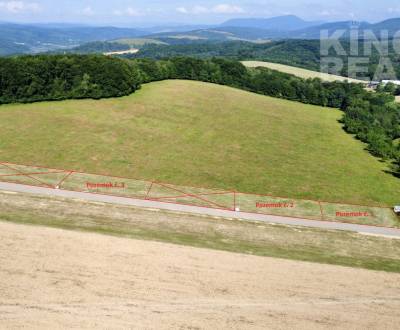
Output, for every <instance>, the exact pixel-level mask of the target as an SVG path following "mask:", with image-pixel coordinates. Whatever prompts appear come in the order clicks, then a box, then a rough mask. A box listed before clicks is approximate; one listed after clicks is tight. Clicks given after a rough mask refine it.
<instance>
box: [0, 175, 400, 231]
mask: <svg viewBox="0 0 400 330" xmlns="http://www.w3.org/2000/svg"><path fill="white" fill-rule="evenodd" d="M0 190H5V191H15V192H23V193H31V194H39V195H46V196H57V197H65V198H76V199H81V200H88V201H95V202H103V203H112V204H119V205H130V206H139V207H145V208H155V209H161V210H170V211H178V212H185V213H193V214H202V215H208V216H215V217H223V218H234V219H244V220H250V221H262V222H268V223H277V224H284V225H296V226H304V227H313V228H321V229H331V230H347V231H353V232H358V233H364V234H371V235H383V236H391V237H397V238H400V229H395V228H385V227H373V226H365V225H355V224H348V223H338V222H329V221H316V220H307V219H298V218H290V217H282V216H272V215H263V214H255V213H246V212H233V211H226V210H218V209H210V208H205V207H196V206H189V205H182V204H173V203H165V202H156V201H149V200H141V199H134V198H125V197H116V196H109V195H100V194H93V193H84V192H76V191H68V190H61V189H52V188H43V187H34V186H27V185H20V184H14V183H4V182H0Z"/></svg>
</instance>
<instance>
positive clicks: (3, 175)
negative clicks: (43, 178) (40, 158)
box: [0, 164, 65, 177]
mask: <svg viewBox="0 0 400 330" xmlns="http://www.w3.org/2000/svg"><path fill="white" fill-rule="evenodd" d="M3 165H4V164H3ZM64 172H65V171H59V172H34V173H23V174H22V173H18V174H15V173H14V174H1V175H0V177H7V176H27V175H44V174H59V173H64Z"/></svg>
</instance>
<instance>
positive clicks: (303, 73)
mask: <svg viewBox="0 0 400 330" xmlns="http://www.w3.org/2000/svg"><path fill="white" fill-rule="evenodd" d="M242 63H243V65H245V66H247V67H248V68H258V67H264V68H268V69H272V70H276V71H280V72H284V73H288V74H292V75H295V76H297V77H300V78H303V79H309V78H319V79H321V80H323V81H329V82H332V81H348V82H352V83H360V84H365V83H366V82H365V81H363V80H358V79H352V78H347V77H342V76H337V75H333V74H328V73H322V72H317V71H311V70H306V69H302V68H298V67H295V66H290V65H284V64H278V63H272V62H264V61H243V62H242Z"/></svg>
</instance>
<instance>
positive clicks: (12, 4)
mask: <svg viewBox="0 0 400 330" xmlns="http://www.w3.org/2000/svg"><path fill="white" fill-rule="evenodd" d="M0 10H6V11H8V12H10V13H13V14H18V13H21V12H27V11H28V12H37V11H39V10H40V6H39V4H37V3H36V2H24V1H6V2H5V1H2V2H0Z"/></svg>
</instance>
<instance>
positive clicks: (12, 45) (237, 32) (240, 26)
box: [0, 15, 400, 56]
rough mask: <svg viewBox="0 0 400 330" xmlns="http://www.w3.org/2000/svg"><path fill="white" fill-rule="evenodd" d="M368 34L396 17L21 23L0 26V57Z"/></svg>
mask: <svg viewBox="0 0 400 330" xmlns="http://www.w3.org/2000/svg"><path fill="white" fill-rule="evenodd" d="M355 28H358V29H361V30H371V31H372V32H373V33H375V35H376V36H378V37H379V36H380V32H381V31H382V30H387V31H388V33H389V37H393V36H394V35H395V33H396V32H398V31H400V18H392V19H388V20H385V21H382V22H379V23H375V24H371V23H368V22H352V21H342V22H330V23H326V22H323V23H321V22H308V21H305V20H303V19H301V18H299V17H297V16H294V15H287V16H279V17H272V18H265V19H264V18H240V19H231V20H228V21H226V22H224V23H222V24H220V25H214V26H210V25H181V26H171V25H170V26H168V25H166V26H158V27H157V26H155V27H150V28H143V29H138V28H118V27H112V26H110V27H93V26H85V25H71V24H62V23H53V24H31V25H21V24H12V23H0V56H5V55H12V54H26V53H39V52H47V51H54V50H60V49H61V50H62V49H69V48H73V47H76V46H79V45H82V44H85V43H88V42H96V41H109V40H115V39H129V38H147V39H152V40H158V41H161V42H164V43H168V44H173V45H176V44H188V43H204V42H223V41H232V40H243V41H252V42H268V41H270V40H281V39H309V40H314V39H320V37H321V31H323V30H326V31H328V34H329V35H332V34H333V33H334V32H335V31H338V30H342V33H341V34H340V36H341V37H343V38H346V37H347V38H348V37H349V36H350V31H351V30H352V29H355Z"/></svg>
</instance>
